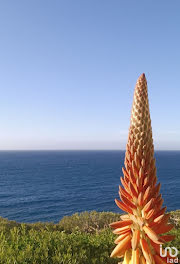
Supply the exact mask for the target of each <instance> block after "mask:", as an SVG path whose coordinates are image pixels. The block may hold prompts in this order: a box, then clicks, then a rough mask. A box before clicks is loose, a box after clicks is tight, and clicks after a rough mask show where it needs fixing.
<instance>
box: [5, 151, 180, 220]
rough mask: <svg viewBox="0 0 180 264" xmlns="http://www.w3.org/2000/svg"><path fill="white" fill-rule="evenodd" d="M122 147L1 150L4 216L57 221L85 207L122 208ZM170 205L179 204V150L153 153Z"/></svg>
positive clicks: (177, 207) (167, 204) (174, 206)
mask: <svg viewBox="0 0 180 264" xmlns="http://www.w3.org/2000/svg"><path fill="white" fill-rule="evenodd" d="M124 154H125V152H124V151H0V216H2V217H5V218H8V219H9V220H16V221H18V222H27V223H33V222H37V221H43V222H45V221H51V222H58V221H59V220H60V219H61V218H62V217H63V216H65V215H71V214H73V213H75V212H82V211H91V210H97V211H113V212H121V211H120V209H118V208H117V206H116V205H115V203H114V199H115V198H118V185H119V184H120V176H122V169H121V168H122V166H123V161H124ZM155 156H156V164H157V176H158V181H160V182H161V193H162V196H163V199H164V204H165V205H166V206H167V209H168V210H176V209H180V151H157V152H156V153H155Z"/></svg>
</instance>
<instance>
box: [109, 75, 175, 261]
mask: <svg viewBox="0 0 180 264" xmlns="http://www.w3.org/2000/svg"><path fill="white" fill-rule="evenodd" d="M124 165H125V167H124V168H123V169H122V172H123V175H124V177H121V178H120V179H121V184H122V186H120V188H119V196H120V199H121V200H118V199H115V202H116V204H117V206H118V207H119V208H120V209H121V210H123V211H125V212H126V215H124V216H121V219H122V221H119V222H115V223H112V224H111V227H112V228H115V230H114V231H113V233H114V234H117V235H119V236H118V238H117V239H116V240H115V243H116V244H117V246H116V247H115V249H114V250H113V252H112V254H111V256H112V257H120V256H124V263H127V261H126V260H127V259H128V263H132V264H138V263H145V262H146V263H152V264H153V263H154V259H155V260H156V261H157V260H158V261H159V257H157V256H159V252H158V250H159V245H160V244H163V243H165V242H168V241H171V240H173V239H174V236H171V235H162V234H164V233H167V232H169V231H170V230H171V229H172V228H173V225H171V224H168V220H169V214H165V211H166V207H164V208H162V204H163V199H162V196H161V194H160V183H158V184H157V176H156V164H155V158H154V146H153V138H152V128H151V119H150V111H149V102H148V91H147V81H146V77H145V74H144V73H143V74H141V75H140V77H139V78H138V80H137V83H136V86H135V91H134V100H133V106H132V112H131V121H130V129H129V135H128V142H127V147H126V154H125V161H124ZM126 252H127V253H126ZM155 254H158V255H157V256H155ZM154 257H155V258H154ZM129 258H131V259H130V261H129Z"/></svg>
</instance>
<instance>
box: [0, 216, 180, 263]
mask: <svg viewBox="0 0 180 264" xmlns="http://www.w3.org/2000/svg"><path fill="white" fill-rule="evenodd" d="M179 213H180V211H177V212H172V217H171V220H170V221H171V222H173V223H175V225H176V228H175V229H174V230H172V231H171V232H170V233H171V234H175V235H176V240H175V241H173V242H171V243H168V245H170V246H175V247H177V248H178V250H180V228H179V217H180V215H179ZM119 217H120V215H119V214H114V213H111V212H106V213H105V212H103V213H97V212H95V211H93V212H90V213H88V212H84V213H81V214H74V215H72V216H69V217H64V218H63V219H62V220H61V221H60V222H59V223H58V224H53V223H35V224H19V223H16V222H15V221H8V220H7V219H3V218H0V264H41V263H42V264H117V263H118V260H117V259H112V258H110V257H109V256H110V253H111V251H112V249H113V248H114V239H115V235H114V234H113V233H112V231H111V230H110V228H109V227H108V224H109V223H111V222H112V221H116V220H119Z"/></svg>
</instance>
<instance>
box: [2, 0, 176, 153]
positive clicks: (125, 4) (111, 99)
mask: <svg viewBox="0 0 180 264" xmlns="http://www.w3.org/2000/svg"><path fill="white" fill-rule="evenodd" d="M179 14H180V1H179V0H173V1H164V0H159V1H152V0H151V1H150V0H149V1H147V0H146V1H145V0H141V1H138V0H137V1H133V0H131V1H130V0H126V1H123V0H112V1H110V0H87V1H86V0H38V1H37V0H30V1H27V0H16V1H14V0H11V1H10V0H6V1H1V2H0V149H125V145H126V141H127V135H128V128H129V121H130V110H131V105H132V98H133V90H134V86H135V83H136V80H137V78H138V76H139V75H140V74H141V73H142V72H145V74H146V77H147V81H148V89H149V100H150V109H151V119H152V127H153V135H154V142H155V148H156V149H180V118H179V115H180V15H179Z"/></svg>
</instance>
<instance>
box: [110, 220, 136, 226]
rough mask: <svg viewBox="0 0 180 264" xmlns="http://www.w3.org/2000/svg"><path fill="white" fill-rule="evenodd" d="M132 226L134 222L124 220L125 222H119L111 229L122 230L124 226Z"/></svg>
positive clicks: (114, 223)
mask: <svg viewBox="0 0 180 264" xmlns="http://www.w3.org/2000/svg"><path fill="white" fill-rule="evenodd" d="M131 224H132V220H130V219H129V220H123V221H117V222H113V223H111V224H110V227H112V228H120V227H124V226H129V225H131Z"/></svg>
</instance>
